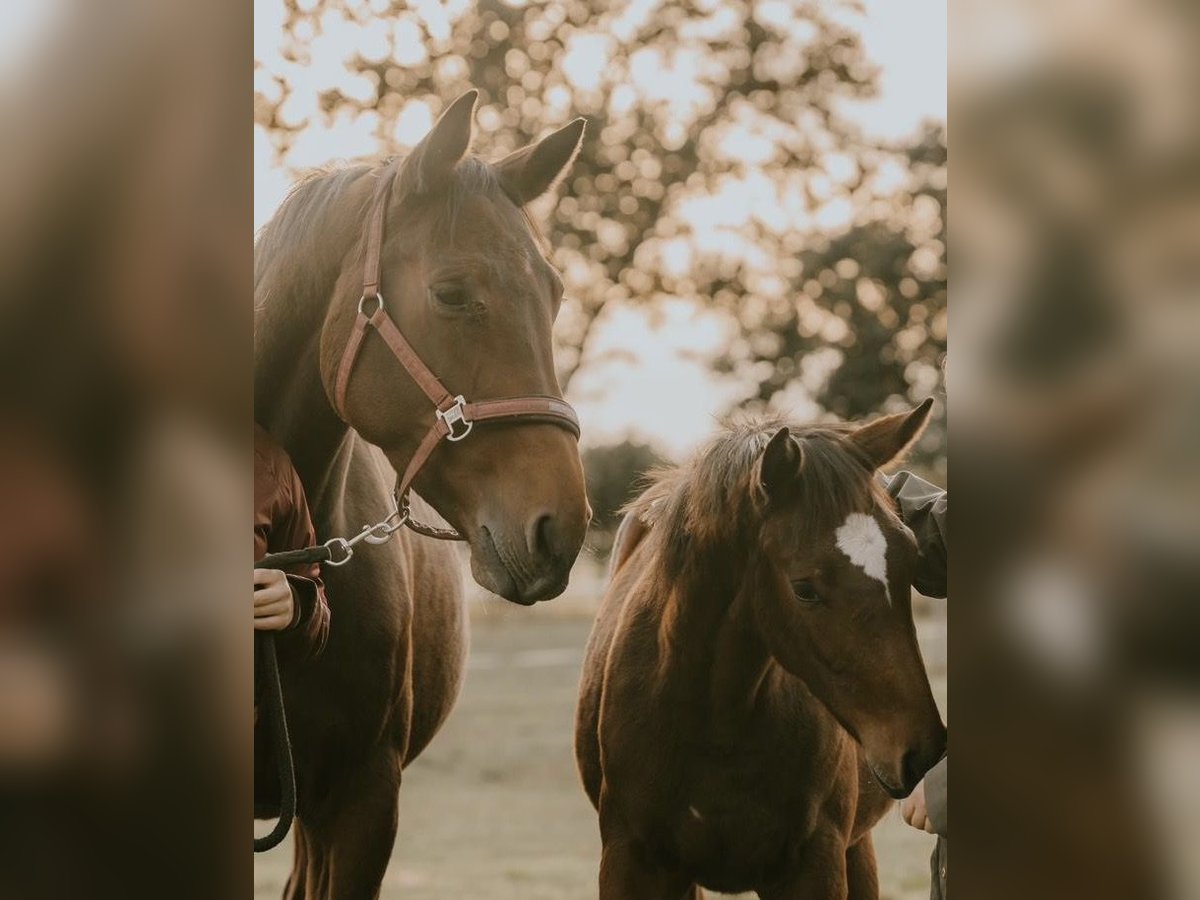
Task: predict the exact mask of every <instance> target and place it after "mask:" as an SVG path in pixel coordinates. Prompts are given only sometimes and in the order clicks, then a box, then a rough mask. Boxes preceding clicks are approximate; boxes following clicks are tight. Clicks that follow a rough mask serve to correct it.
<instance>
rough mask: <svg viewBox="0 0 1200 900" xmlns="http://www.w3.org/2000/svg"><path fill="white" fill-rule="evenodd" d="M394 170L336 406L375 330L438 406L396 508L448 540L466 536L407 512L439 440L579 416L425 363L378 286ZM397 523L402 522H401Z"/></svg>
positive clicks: (342, 403)
mask: <svg viewBox="0 0 1200 900" xmlns="http://www.w3.org/2000/svg"><path fill="white" fill-rule="evenodd" d="M393 174H394V173H393V170H392V168H391V167H389V168H387V169H385V170H384V171H383V173H382V176H381V177H382V182H383V183H382V184H381V185H380V188H379V191H378V193H377V195H376V197H375V203H374V206H373V207H372V210H371V215H370V219H369V220H368V224H367V246H366V264H365V271H364V274H363V293H362V297H361V298H359V301H358V314H357V316H355V319H354V325H353V326H352V327H351V329H350V337H349V339H348V340H347V341H346V348H345V349H344V350H343V351H342V358H341V361H340V362H339V364H338V369H337V374H336V377H335V379H334V397H333V401H334V407H335V409H336V410H337V414H338V415H339V416H340V417H341V418H342V421H346V411H345V410H346V391H347V389H348V387H349V384H350V376H351V375H352V374H353V372H354V364H355V362H356V361H357V360H358V357H359V354H360V353H361V352H362V345H363V341H364V340H366V336H367V331H368V330H374V331H375V332H376V333H377V334H378V335H379V336H380V337H381V338H382V339H383V342H384V343H385V344H386V345H387V347H388V349H389V350H391V351H392V355H393V356H395V357H396V359H397V360H399V362H400V365H401V366H403V368H404V371H406V372H407V373H408V375H409V377H410V378H412V380H413V381H414V382H416V385H417V387H419V388H420V389H421V391H422V392H423V393H424V394H425V396H426V397H428V398H429V400H430V402H431V403H432V404H433V407H434V411H435V415H434V422H433V425H432V426H431V427H430V428H429V430H428V431H427V432H425V436H424V438H422V439H421V443H420V444H418V445H417V449H416V452H415V453H414V454H413V456H412V458H411V459H410V460H409V461H408V465H407V466H406V467H405V469H404V473H403V474H402V475H401V476H400V480H399V481H398V482H397V484H396V491H395V497H396V504H397V514H399V515H400V516H401V521H402V522H403V523H404V524H407V525H408V526H409V527H411V528H413V529H414V530H416V531H419V532H420V533H422V534H427V535H429V536H431V537H439V538H443V539H446V540H463V538H462V536H461V535H460V534H458V533H457V532H455V531H447V530H446V529H438V528H433V527H430V526H424V525H419V524H418V523H416V522H413V521H412V520H411V519H410V518H409V517H408V492H409V489H410V488H411V487H412V482H413V479H415V478H416V477H417V473H418V472H419V471H420V470H421V467H422V466H424V465H425V463H426V461H428V459H429V457H430V456H431V455H432V454H433V451H434V450H436V449H437V446H438V444H439V443H441V441H442V440H443V439H445V440H448V441H451V442H457V441H461V440H463V439H464V438H466V437H467V436H468V435H469V434H470V433H471V431H472V429H473V428H474V427H475V423H476V422H487V421H493V422H494V421H500V420H509V419H526V420H529V421H530V422H540V423H546V424H550V425H557V426H559V427H560V428H563V429H565V430H567V431H569V432H571V434H573V435H574V436H575V437H577V438H578V437H579V419H578V417H577V416H576V415H575V410H574V409H572V408H571V405H570V404H569V403H567V401H565V400H563V399H562V398H561V397H550V396H542V395H531V396H525V397H505V398H500V399H495V400H480V401H477V402H473V403H472V402H469V401H468V400H467V399H466V398H464V397H463V396H462V395H461V394H457V395H455V394H451V393H450V391H449V390H448V389H447V388H446V386H445V385H444V384H442V382H441V380H440V379H439V378H438V377H437V376H436V375H434V374H433V372H432V371H431V370H430V368H429V367H428V366H427V365H425V363H424V361H423V360H422V359H421V357H420V356H419V355H418V354H417V352H416V351H415V350H414V349H413V347H412V345H411V344H410V343H409V342H408V340H407V339H406V338H405V337H404V335H403V333H402V332H401V331H400V329H399V328H398V327H397V326H396V323H395V321H394V320H393V319H392V317H391V316H390V315H388V312H387V308H386V307H385V306H384V303H383V294H382V293H381V292H380V290H379V287H380V272H381V266H380V255H381V252H382V247H383V228H384V219H385V216H386V213H387V207H388V199H389V198H390V196H391V185H392V180H393ZM396 527H399V524H398V523H397V525H396ZM393 530H394V529H393Z"/></svg>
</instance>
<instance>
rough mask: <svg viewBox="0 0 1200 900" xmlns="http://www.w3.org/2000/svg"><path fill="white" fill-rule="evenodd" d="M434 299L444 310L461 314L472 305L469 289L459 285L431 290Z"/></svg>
mask: <svg viewBox="0 0 1200 900" xmlns="http://www.w3.org/2000/svg"><path fill="white" fill-rule="evenodd" d="M430 290H431V293H432V294H433V299H434V300H435V301H437V304H438V306H441V307H443V308H444V309H449V310H453V311H455V312H459V311H461V310H464V309H466V308H467V307H469V306H470V305H471V295H470V294H468V293H467V289H466V288H464V287H462V286H459V285H447V286H445V287H435V288H431V289H430Z"/></svg>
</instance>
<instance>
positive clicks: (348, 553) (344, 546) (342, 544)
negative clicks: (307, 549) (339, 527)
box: [321, 537, 354, 566]
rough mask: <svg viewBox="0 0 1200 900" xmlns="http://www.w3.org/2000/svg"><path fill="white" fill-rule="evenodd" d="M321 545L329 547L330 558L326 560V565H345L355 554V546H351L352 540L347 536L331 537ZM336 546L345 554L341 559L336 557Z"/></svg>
mask: <svg viewBox="0 0 1200 900" xmlns="http://www.w3.org/2000/svg"><path fill="white" fill-rule="evenodd" d="M321 546H322V547H326V548H328V549H329V559H327V560H326V561H325V565H327V566H344V565H345V564H346V563H348V562H350V558H351V557H352V556H354V548H353V547H352V546H350V542H349V541H348V540H346V539H345V538H340V537H335V538H330V539H329V540H327V541H326V542H325V543H324V544H322V545H321ZM335 548H336V549H337V550H340V551H341V552H342V553H343V554H345V555H344V556H343V557H342V558H341V559H334V550H335Z"/></svg>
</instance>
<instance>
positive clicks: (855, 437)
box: [850, 397, 933, 469]
mask: <svg viewBox="0 0 1200 900" xmlns="http://www.w3.org/2000/svg"><path fill="white" fill-rule="evenodd" d="M932 408H933V398H932V397H928V398H926V400H925V402H924V403H922V404H921V405H920V406H918V407H917V408H916V409H914V410H912V411H910V412H906V413H896V414H895V415H892V416H883V417H882V418H880V419H876V420H875V421H873V422H868V423H867V424H866V425H863V426H862V427H861V428H859V429H858V430H857V431H853V432H851V433H850V440H851V441H852V442H853V443H854V444H856V445H857V446H858V448H859V449H860V450H862V451H863V453H865V454H866V456H867V459H869V460H870V461H871V463H872V464H873V465H874V466H875V468H876V469H881V468H883V467H884V466H886V465H887V464H888V463H891V462H895V461H896V460H898V459H899V458H900V457H902V456H903V455H904V454H905V453H907V452H908V449H909V448H910V447H911V446H912V445H913V444H915V443H916V441H917V438H919V437H920V436H921V432H922V431H924V430H925V426H926V425H927V424H929V411H930V410H931V409H932Z"/></svg>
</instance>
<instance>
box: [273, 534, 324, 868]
mask: <svg viewBox="0 0 1200 900" xmlns="http://www.w3.org/2000/svg"><path fill="white" fill-rule="evenodd" d="M330 556H331V553H330V550H329V548H328V547H324V546H317V547H308V548H306V549H304V550H287V551H285V552H283V553H268V554H267V555H266V556H264V557H263V558H262V559H260V560H259V561H258V562H256V563H255V567H256V568H259V569H284V568H287V567H289V566H297V565H301V564H303V563H313V562H326V561H328V560H329V559H330ZM254 637H255V641H256V642H257V645H258V646H257V649H258V652H259V659H260V661H261V663H262V668H263V671H264V673H265V678H266V686H265V696H264V697H263V705H264V707H266V709H265V712H266V714H267V716H268V718H269V722H270V728H271V739H272V740H273V741H274V744H275V771H276V774H277V777H278V779H279V821H277V822H276V823H275V827H274V828H272V829H271V833H270V834H267V835H264V836H263V837H256V838H255V839H254V852H255V853H262V852H263V851H264V850H270V849H271V848H272V847H276V846H278V844H279V842H280V841H282V840H283V839H284V837H286V836H287V833H288V832H289V831H290V830H291V828H292V821H293V820H294V819H295V818H296V771H295V767H294V765H293V761H292V742H291V739H290V738H289V737H288V727H287V712H286V710H285V709H284V706H283V685H282V684H281V683H280V680H279V657H278V656H277V655H276V653H275V632H273V631H256V632H255V633H254Z"/></svg>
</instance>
